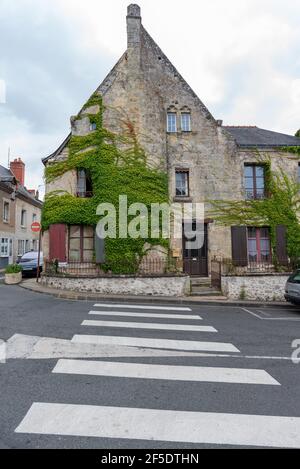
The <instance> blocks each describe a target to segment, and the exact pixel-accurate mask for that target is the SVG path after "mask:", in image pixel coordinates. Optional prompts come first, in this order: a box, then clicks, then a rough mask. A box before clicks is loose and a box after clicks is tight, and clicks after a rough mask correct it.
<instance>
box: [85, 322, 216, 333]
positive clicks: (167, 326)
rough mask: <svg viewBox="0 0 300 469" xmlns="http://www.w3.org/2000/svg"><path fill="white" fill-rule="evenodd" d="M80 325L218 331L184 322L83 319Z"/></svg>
mask: <svg viewBox="0 0 300 469" xmlns="http://www.w3.org/2000/svg"><path fill="white" fill-rule="evenodd" d="M81 325H82V326H89V327H118V328H125V329H155V330H164V331H165V330H166V331H189V332H218V331H217V330H216V329H215V328H214V327H211V326H186V325H184V324H154V323H145V322H144V323H143V322H119V321H83V323H82V324H81Z"/></svg>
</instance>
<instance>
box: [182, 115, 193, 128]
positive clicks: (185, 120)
mask: <svg viewBox="0 0 300 469" xmlns="http://www.w3.org/2000/svg"><path fill="white" fill-rule="evenodd" d="M181 130H182V132H191V130H192V126H191V113H190V112H182V113H181Z"/></svg>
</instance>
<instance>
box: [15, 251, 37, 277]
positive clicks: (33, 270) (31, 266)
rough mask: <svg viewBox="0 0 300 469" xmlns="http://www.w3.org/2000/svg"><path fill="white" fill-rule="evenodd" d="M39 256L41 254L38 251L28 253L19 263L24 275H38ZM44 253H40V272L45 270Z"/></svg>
mask: <svg viewBox="0 0 300 469" xmlns="http://www.w3.org/2000/svg"><path fill="white" fill-rule="evenodd" d="M38 256H39V253H38V251H30V252H26V254H24V255H23V256H22V257H21V259H19V261H18V262H17V263H18V264H19V265H20V266H21V267H22V272H23V275H26V274H35V275H36V274H37V268H38ZM43 265H44V262H43V253H42V252H41V253H40V271H41V272H42V270H43Z"/></svg>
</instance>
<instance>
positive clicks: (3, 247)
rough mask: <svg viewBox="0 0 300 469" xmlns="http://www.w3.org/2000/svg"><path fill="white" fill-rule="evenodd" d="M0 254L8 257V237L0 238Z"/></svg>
mask: <svg viewBox="0 0 300 469" xmlns="http://www.w3.org/2000/svg"><path fill="white" fill-rule="evenodd" d="M0 255H1V257H9V239H8V238H1V243H0Z"/></svg>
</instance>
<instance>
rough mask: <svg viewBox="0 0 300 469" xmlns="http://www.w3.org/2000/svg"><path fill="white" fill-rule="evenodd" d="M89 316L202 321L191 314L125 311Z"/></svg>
mask: <svg viewBox="0 0 300 469" xmlns="http://www.w3.org/2000/svg"><path fill="white" fill-rule="evenodd" d="M89 314H92V315H96V316H122V317H123V316H124V317H128V318H154V319H156V318H157V319H188V320H190V319H192V320H193V319H195V320H198V321H202V317H201V316H194V315H191V314H158V313H154V314H151V313H125V312H124V311H122V312H121V311H90V312H89Z"/></svg>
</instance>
